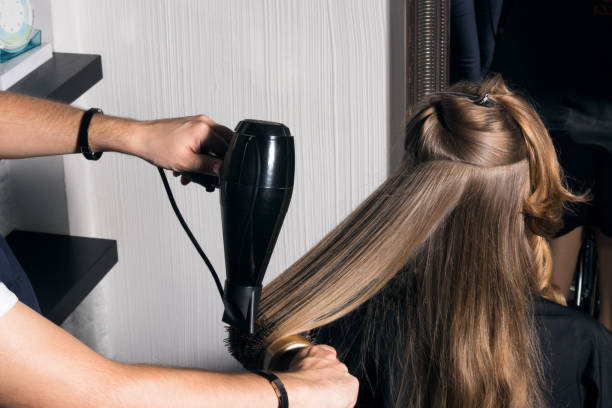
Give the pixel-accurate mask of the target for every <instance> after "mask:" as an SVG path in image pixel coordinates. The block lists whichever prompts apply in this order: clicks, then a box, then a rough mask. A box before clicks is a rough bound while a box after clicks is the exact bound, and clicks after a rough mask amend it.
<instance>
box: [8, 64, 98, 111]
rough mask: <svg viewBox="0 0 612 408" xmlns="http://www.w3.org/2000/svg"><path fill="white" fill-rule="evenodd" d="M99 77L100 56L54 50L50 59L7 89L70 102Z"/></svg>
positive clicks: (92, 84)
mask: <svg viewBox="0 0 612 408" xmlns="http://www.w3.org/2000/svg"><path fill="white" fill-rule="evenodd" d="M101 79H102V58H101V57H100V56H99V55H95V54H71V53H63V52H54V53H53V58H51V59H50V60H49V61H47V62H45V63H44V64H42V65H41V66H40V67H38V68H36V69H35V70H34V71H32V72H31V73H30V74H28V75H27V76H26V77H24V78H23V79H21V80H20V81H19V82H17V83H16V84H15V85H13V86H12V87H10V88H9V89H8V91H10V92H15V93H20V94H24V95H29V96H36V97H38V98H45V99H51V100H53V101H56V102H62V103H68V104H69V103H72V102H74V101H75V100H76V99H77V98H78V97H79V96H81V95H83V94H84V93H85V92H86V91H87V90H89V89H90V88H91V87H92V86H94V85H95V84H96V83H98V82H99V81H100V80H101Z"/></svg>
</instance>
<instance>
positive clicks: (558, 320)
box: [315, 298, 612, 408]
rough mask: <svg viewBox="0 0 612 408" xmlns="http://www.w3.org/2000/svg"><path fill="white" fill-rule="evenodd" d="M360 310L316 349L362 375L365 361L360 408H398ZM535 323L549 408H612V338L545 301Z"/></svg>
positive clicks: (328, 331) (325, 332) (331, 328)
mask: <svg viewBox="0 0 612 408" xmlns="http://www.w3.org/2000/svg"><path fill="white" fill-rule="evenodd" d="M363 313H364V308H363V307H361V308H359V309H357V310H355V311H354V312H352V313H350V314H348V315H347V316H345V317H343V318H341V319H339V320H337V321H335V322H333V323H331V324H329V325H327V326H324V327H322V328H320V329H319V330H318V331H317V333H316V334H315V336H316V340H317V343H325V344H330V345H332V346H334V347H336V348H337V349H338V354H339V357H340V358H343V360H344V362H345V363H346V365H347V366H348V367H349V370H351V371H352V372H354V373H355V372H357V367H358V364H359V360H360V359H361V357H362V355H364V354H365V355H366V359H365V361H366V367H367V373H368V377H369V384H368V381H365V379H364V378H359V380H360V384H361V385H360V391H359V399H358V403H357V407H376V408H385V407H391V406H393V398H390V396H389V395H387V394H388V392H387V391H386V384H384V378H385V377H386V376H388V375H401V373H386V372H385V367H386V364H385V362H384V361H383V360H384V357H379V359H380V360H381V362H380V364H378V365H377V364H375V362H374V361H372V358H370V357H371V356H370V355H368V354H369V353H368V350H361V348H360V347H361V346H360V344H361V340H362V338H363V336H364V333H363V330H361V325H360V322H361V320H362V316H363ZM535 313H536V322H537V324H538V331H539V333H538V334H539V336H540V340H541V343H542V346H541V350H542V352H543V353H544V360H545V362H546V372H545V374H546V377H547V384H546V385H547V386H548V387H549V397H548V399H549V401H550V404H549V406H550V407H554V408H557V407H567V408H575V407H576V408H577V407H588V408H591V407H596V408H604V407H612V333H611V332H609V331H608V330H606V329H605V328H604V327H603V326H601V325H600V324H599V323H598V322H597V321H595V320H594V319H592V318H591V317H589V316H587V315H585V314H583V313H581V312H578V311H575V310H573V309H570V308H567V307H563V306H560V305H558V304H556V303H552V302H549V301H547V300H544V299H539V298H538V299H537V300H536V304H535ZM389 329H390V331H391V332H389V333H377V334H376V335H377V337H380V338H381V339H382V341H383V342H385V341H386V342H389V343H390V342H392V341H393V339H394V333H393V332H392V330H393V328H389Z"/></svg>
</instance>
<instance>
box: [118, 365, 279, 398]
mask: <svg viewBox="0 0 612 408" xmlns="http://www.w3.org/2000/svg"><path fill="white" fill-rule="evenodd" d="M120 378H122V381H120V382H119V384H121V385H120V389H119V394H118V397H119V398H118V399H119V401H121V406H122V407H125V408H131V407H151V408H156V407H169V406H174V407H186V408H189V407H194V408H195V407H198V408H200V407H226V406H227V407H232V408H240V407H245V408H251V407H253V408H259V407H261V408H275V407H277V406H278V399H277V397H276V394H275V393H274V390H273V389H272V387H271V386H270V384H269V383H268V382H267V381H266V380H265V379H263V378H261V377H259V376H256V375H254V374H222V373H213V372H205V371H197V370H188V369H172V368H161V367H151V366H123V368H122V373H121V377H120ZM115 383H117V382H115Z"/></svg>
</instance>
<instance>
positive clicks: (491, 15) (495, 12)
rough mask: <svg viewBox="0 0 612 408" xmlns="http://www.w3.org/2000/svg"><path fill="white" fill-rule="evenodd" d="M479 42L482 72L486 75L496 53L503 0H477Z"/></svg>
mask: <svg viewBox="0 0 612 408" xmlns="http://www.w3.org/2000/svg"><path fill="white" fill-rule="evenodd" d="M475 4H476V20H477V21H478V24H477V26H478V40H479V41H478V42H479V44H480V74H481V75H482V76H485V75H486V74H487V73H488V72H489V69H490V68H491V62H493V55H494V53H495V37H496V35H497V28H498V26H499V19H500V17H501V13H502V5H503V0H476V3H475Z"/></svg>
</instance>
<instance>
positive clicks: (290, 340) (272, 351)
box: [262, 334, 312, 371]
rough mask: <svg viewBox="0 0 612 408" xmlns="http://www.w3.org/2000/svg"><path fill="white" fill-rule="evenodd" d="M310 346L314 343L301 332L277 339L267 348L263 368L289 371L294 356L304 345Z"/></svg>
mask: <svg viewBox="0 0 612 408" xmlns="http://www.w3.org/2000/svg"><path fill="white" fill-rule="evenodd" d="M310 346H312V343H311V342H309V341H308V340H306V338H305V337H303V336H300V335H299V334H294V335H292V336H288V337H283V338H282V339H278V340H275V341H273V342H272V343H271V344H270V345H269V346H268V347H267V348H266V354H265V355H264V361H263V367H262V368H263V369H264V370H273V371H288V370H289V365H290V364H291V360H293V357H295V355H296V354H297V353H298V352H299V351H300V350H301V349H303V348H304V347H310Z"/></svg>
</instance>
